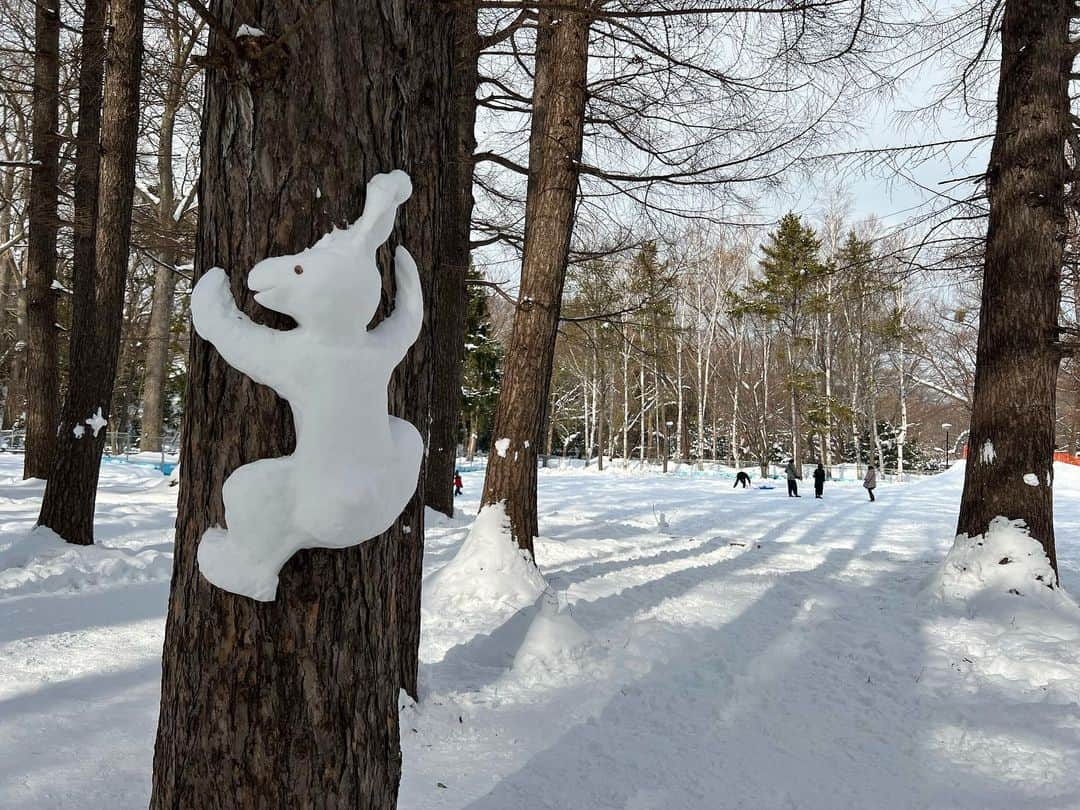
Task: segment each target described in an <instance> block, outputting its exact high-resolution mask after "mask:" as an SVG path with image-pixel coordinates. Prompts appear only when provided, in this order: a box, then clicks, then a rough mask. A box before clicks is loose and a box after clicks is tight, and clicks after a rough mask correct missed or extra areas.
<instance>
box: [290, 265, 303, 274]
mask: <svg viewBox="0 0 1080 810" xmlns="http://www.w3.org/2000/svg"><path fill="white" fill-rule="evenodd" d="M292 271H293V272H294V273H296V275H298V276H300V275H303V274H304V268H303V267H301V266H300V265H296V267H294V268H293V269H292Z"/></svg>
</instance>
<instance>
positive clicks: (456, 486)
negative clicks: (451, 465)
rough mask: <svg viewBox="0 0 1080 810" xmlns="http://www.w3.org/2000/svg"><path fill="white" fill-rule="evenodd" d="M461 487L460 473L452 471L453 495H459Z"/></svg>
mask: <svg viewBox="0 0 1080 810" xmlns="http://www.w3.org/2000/svg"><path fill="white" fill-rule="evenodd" d="M462 488H463V485H462V483H461V473H459V472H458V471H457V470H454V494H455V495H460V494H461V493H462Z"/></svg>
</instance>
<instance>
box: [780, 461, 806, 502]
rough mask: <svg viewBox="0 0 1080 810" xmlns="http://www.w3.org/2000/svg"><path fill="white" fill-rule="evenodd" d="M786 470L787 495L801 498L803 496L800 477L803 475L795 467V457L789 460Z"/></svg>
mask: <svg viewBox="0 0 1080 810" xmlns="http://www.w3.org/2000/svg"><path fill="white" fill-rule="evenodd" d="M784 472H785V473H786V474H787V496H788V497H789V498H801V497H802V496H801V495H800V494H799V478H801V477H802V476H801V475H800V474H799V471H798V470H797V469H795V459H791V460H790V461H788V463H787V466H786V467H784Z"/></svg>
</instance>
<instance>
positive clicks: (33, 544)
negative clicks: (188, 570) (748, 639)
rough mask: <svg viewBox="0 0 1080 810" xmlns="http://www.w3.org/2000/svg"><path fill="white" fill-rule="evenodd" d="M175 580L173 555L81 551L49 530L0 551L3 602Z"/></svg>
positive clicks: (150, 551)
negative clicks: (11, 598) (26, 595)
mask: <svg viewBox="0 0 1080 810" xmlns="http://www.w3.org/2000/svg"><path fill="white" fill-rule="evenodd" d="M171 576H172V554H170V553H167V552H163V551H158V550H156V549H146V550H142V551H134V550H131V549H125V548H111V547H108V546H102V545H92V546H77V545H73V544H71V543H66V542H64V540H63V539H62V538H61V537H60V536H59V535H57V534H56V533H55V532H54V531H52V530H51V529H46V528H44V527H38V528H36V529H34V530H33V531H30V532H27V533H26V534H23V535H20V536H18V537H16V538H14V539H13V540H11V541H10V542H8V543H5V544H3V545H0V598H4V597H12V596H23V595H25V594H31V593H60V592H63V591H84V590H89V589H92V588H99V587H106V586H112V585H125V584H134V583H139V582H159V581H160V582H167V581H168V580H169V578H170V577H171Z"/></svg>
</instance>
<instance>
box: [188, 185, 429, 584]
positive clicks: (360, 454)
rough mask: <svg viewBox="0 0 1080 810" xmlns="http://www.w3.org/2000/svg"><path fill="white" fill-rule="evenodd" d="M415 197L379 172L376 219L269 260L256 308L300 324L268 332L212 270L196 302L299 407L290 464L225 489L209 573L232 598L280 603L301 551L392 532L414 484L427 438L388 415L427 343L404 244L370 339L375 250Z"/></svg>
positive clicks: (266, 468)
mask: <svg viewBox="0 0 1080 810" xmlns="http://www.w3.org/2000/svg"><path fill="white" fill-rule="evenodd" d="M411 193H412V184H411V182H410V181H409V177H408V175H406V174H405V173H404V172H400V171H395V172H391V173H389V174H380V175H376V176H375V177H373V178H372V179H371V181H370V182H369V183H368V186H367V198H366V201H365V204H364V213H363V216H361V218H360V219H359V220H357V221H356V222H355V223H354V224H353V225H351V226H350V227H348V228H346V229H344V230H335V231H332V232H331V233H329V234H327V235H326V236H324V237H323V238H322V239H320V240H319V241H318V242H317V243H316V244H315V245H314V246H312V247H310V248H308V249H306V250H304V251H302V252H301V253H298V254H296V255H295V256H275V257H272V258H268V259H264V260H263V261H261V262H259V263H258V264H257V265H255V267H254V268H253V269H252V271H251V273H250V274H249V275H248V287H249V288H250V289H251V290H253V291H254V292H255V300H256V301H258V302H259V304H261V305H262V306H264V307H266V308H267V309H271V310H274V311H277V312H281V313H284V314H285V315H289V316H291V317H292V318H293V319H294V320H295V321H296V322H297V324H298V326H297V327H296V328H295V329H293V330H291V331H285V332H283V331H279V330H276V329H271V328H268V327H265V326H260V325H258V324H256V323H254V322H253V321H251V319H249V318H248V317H247V316H246V315H245V314H244V313H242V312H241V311H240V310H239V309H238V308H237V306H236V304H235V302H234V301H233V296H232V292H231V290H230V288H229V279H228V276H226V275H225V273H224V271H222V270H221V269H220V268H213V269H211V270H209V271H208V272H207V273H206V274H205V275H203V277H202V278H200V279H199V282H198V284H196V285H195V288H194V290H192V293H191V316H192V323H193V324H194V326H195V330H196V331H197V332H198V333H199V335H201V336H202V337H203V338H204V339H205V340H207V341H209V342H210V343H212V344H214V346H215V348H217V350H218V351H219V352H220V353H221V356H222V357H223V358H224V359H225V360H226V361H227V362H228V363H229V364H230V365H231V366H233V367H235V368H236V369H238V370H239V371H241V372H243V373H244V374H246V375H248V376H249V377H251V379H253V380H255V381H256V382H258V383H262V384H263V385H268V386H270V387H271V388H273V389H274V390H275V391H277V393H278V394H280V395H281V397H282V398H284V399H286V400H288V402H289V404H290V406H291V407H292V411H293V419H294V421H295V423H296V450H295V452H293V454H292V455H290V456H284V457H282V458H269V459H261V460H259V461H255V462H252V463H251V464H245V465H244V466H242V467H240V468H238V469H237V470H235V471H234V472H233V473H232V475H230V476H229V477H228V479H226V481H225V484H224V486H223V488H222V495H223V498H224V501H225V522H226V524H227V526H228V529H227V530H224V529H219V528H213V529H208V530H207V531H206V533H205V534H204V535H203V537H202V541H201V542H200V544H199V552H198V561H199V570H200V571H201V572H202V574H203V576H204V577H206V578H207V579H208V580H209V581H210V582H212V583H213V584H215V585H217V586H218V587H220V588H223V589H225V590H227V591H231V592H233V593H237V594H241V595H244V596H250V597H251V598H252V599H258V600H260V601H271V600H273V599H274V596H275V594H276V592H277V582H278V572H279V571H280V570H281V567H282V566H283V565H284V564H285V562H286V561H287V560H288V559H289V558H290V557H291V556H292V555H293V554H294V553H295V552H296V551H298V550H299V549H302V548H320V547H321V548H345V547H347V546H353V545H358V544H360V543H363V542H364V541H366V540H370V539H371V538H373V537H376V536H378V535H379V534H381V533H382V532H384V531H386V530H387V529H388V528H389V527H390V526H391V525H392V524H393V522H394V520H396V519H397V517H398V516H399V515H400V514H401V511H402V509H404V508H405V505H406V503H408V501H409V498H411V497H412V495H413V492H414V491H415V489H416V483H417V477H418V475H419V471H420V461H421V457H422V455H423V450H424V447H423V439H421V437H420V434H419V432H417V430H416V428H414V427H413V426H412V425H411V424H409V423H408V422H405V421H402V420H401V419H397V418H395V417H393V416H390V415H388V414H387V404H386V388H387V384H388V383H389V380H390V375H391V373H392V372H393V370H394V367H395V366H397V364H398V363H399V362H400V361H401V358H402V357H404V356H405V352H406V351H408V349H409V347H410V346H411V345H412V344H413V343H414V342H415V341H416V339H417V337H418V336H419V334H420V327H421V323H422V320H423V293H422V291H421V287H420V277H419V274H418V273H417V270H416V264H415V262H413V260H412V257H411V256H410V255H409V253H408V251H407V250H405V248H403V247H399V248H398V249H397V253H396V254H395V257H394V264H395V272H396V281H397V299H396V301H395V304H394V312H393V314H392V315H390V317H388V318H387V319H385V320H384V321H382V323H380V324H379V325H378V326H377V327H375V328H374V329H372V330H371V331H368V329H367V324H368V323H369V322H370V320H371V318H372V316H373V315H374V314H375V310H376V307H377V306H378V304H379V295H380V290H381V288H382V281H381V279H380V276H379V271H378V267H377V265H376V263H375V251H376V250H377V249H378V247H379V246H380V245H381V244H382V243H383V242H384V241H386V239H387V238H388V237H389V236H390V231H391V229H392V228H393V225H394V217H395V215H396V212H397V208H398V206H399V205H401V204H402V203H403V202H405V200H407V199H408V198H409V196H410V194H411Z"/></svg>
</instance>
